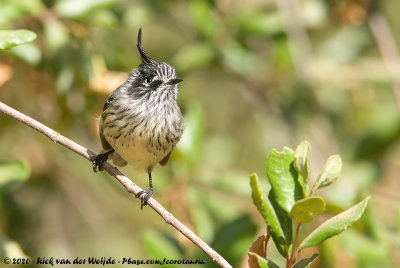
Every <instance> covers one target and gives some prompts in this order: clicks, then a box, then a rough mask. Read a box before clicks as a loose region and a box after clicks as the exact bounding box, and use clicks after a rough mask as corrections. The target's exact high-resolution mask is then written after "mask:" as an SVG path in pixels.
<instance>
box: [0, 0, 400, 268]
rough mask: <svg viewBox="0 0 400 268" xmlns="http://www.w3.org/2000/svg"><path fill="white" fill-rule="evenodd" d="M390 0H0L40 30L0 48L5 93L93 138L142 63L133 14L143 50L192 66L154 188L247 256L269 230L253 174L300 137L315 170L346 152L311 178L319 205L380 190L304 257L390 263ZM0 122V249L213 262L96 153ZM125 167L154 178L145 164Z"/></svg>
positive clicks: (394, 82)
mask: <svg viewBox="0 0 400 268" xmlns="http://www.w3.org/2000/svg"><path fill="white" fill-rule="evenodd" d="M398 10H400V2H398V1H388V0H387V1H372V0H371V1H368V0H358V1H353V0H347V1H346V0H330V1H328V0H275V1H274V0H265V1H257V0H250V1H240V0H230V1H229V0H221V1H212V0H209V1H206V0H190V1H183V0H182V1H178V0H176V1H162V0H152V1H133V0H132V1H129V0H59V1H55V0H0V29H20V28H24V29H29V30H32V31H34V32H35V33H37V34H38V38H37V40H36V41H35V42H33V43H31V44H26V45H22V46H19V47H15V48H13V49H10V50H7V51H0V100H1V101H2V102H4V103H6V104H8V105H10V106H12V107H14V108H16V109H18V110H20V111H22V112H23V113H26V114H28V115H30V116H32V117H33V118H35V119H37V120H39V121H41V122H43V123H44V124H46V125H48V126H49V127H51V128H53V129H55V130H56V131H58V132H60V133H61V134H63V135H65V136H67V137H69V138H71V139H73V140H74V141H76V142H78V143H80V144H82V145H83V146H86V147H87V148H89V149H90V150H93V151H95V152H99V151H100V141H99V138H98V130H97V128H98V121H97V118H98V117H99V115H100V114H101V111H102V107H103V104H104V102H105V101H106V99H107V97H108V95H109V93H110V92H111V91H112V90H113V89H115V88H116V87H117V86H118V85H119V84H120V83H121V82H122V81H124V79H126V77H127V75H128V73H129V72H130V71H131V70H132V69H134V68H135V67H136V66H137V65H138V64H139V63H140V57H139V54H138V52H137V49H136V38H137V32H138V29H139V27H142V30H143V45H144V47H145V49H146V50H147V51H148V53H149V54H150V55H151V57H153V58H154V59H156V60H158V61H165V62H168V63H170V64H171V65H173V66H174V67H175V68H176V70H177V73H178V75H179V77H181V78H183V79H184V82H183V83H182V86H181V90H180V93H179V94H180V96H179V104H180V106H181V109H182V111H183V113H184V116H185V119H186V132H185V135H184V137H183V139H182V140H181V142H180V143H179V146H178V147H177V148H176V150H175V152H174V153H173V155H172V159H171V160H170V162H169V164H168V165H167V166H166V167H156V168H155V170H154V173H153V178H154V179H153V181H154V187H155V195H154V197H155V198H156V199H157V200H158V201H159V202H160V203H161V204H163V205H164V206H165V207H166V208H167V209H168V210H170V211H171V212H172V213H173V214H174V215H175V216H176V217H177V218H178V219H180V220H181V221H182V222H183V223H184V224H186V225H187V226H188V227H189V228H191V229H192V230H194V231H195V232H196V233H197V234H198V235H199V236H200V237H201V238H203V239H204V240H205V241H206V242H207V243H209V244H210V245H211V246H212V247H213V248H214V249H215V250H217V251H218V252H219V253H221V255H223V256H224V257H225V258H226V259H227V260H228V261H229V262H230V263H231V264H232V265H233V267H246V265H247V259H246V252H247V250H248V248H249V246H250V244H251V242H252V241H253V240H254V239H255V238H256V237H257V236H258V235H260V234H262V233H263V232H264V231H265V224H264V223H263V220H262V219H261V217H260V216H259V215H258V212H257V211H256V209H255V207H254V205H253V204H252V201H251V197H250V187H249V174H250V173H251V172H257V173H258V174H259V175H260V177H261V180H263V181H264V183H265V182H266V178H265V163H266V156H267V152H268V151H269V150H270V149H272V148H278V149H281V148H282V147H283V146H285V145H286V146H290V147H292V148H293V147H294V148H295V147H296V145H297V144H298V143H299V142H300V141H302V140H308V141H309V142H310V143H311V146H312V151H311V168H312V175H313V176H314V178H315V177H316V176H317V175H318V171H319V170H321V168H322V166H323V164H324V161H325V160H326V158H327V157H328V156H329V155H331V154H336V153H339V154H340V155H341V156H342V158H343V160H344V170H343V173H342V175H341V177H340V178H339V180H338V181H337V182H336V183H335V184H334V185H333V186H331V187H328V188H326V190H323V191H322V192H320V193H319V194H321V195H323V196H324V197H325V198H326V200H327V201H328V213H327V214H332V215H334V214H336V213H339V212H341V211H343V210H344V209H346V208H348V207H350V206H351V205H353V204H355V203H356V202H357V201H359V200H361V199H362V198H363V197H365V196H367V195H371V197H372V199H371V201H370V205H369V207H368V209H367V212H366V215H364V217H363V218H362V220H361V221H360V222H358V223H357V224H356V225H355V226H354V228H352V229H350V230H348V231H346V232H344V233H343V234H341V235H340V236H339V237H337V238H333V239H331V240H328V241H327V242H325V243H324V244H323V246H321V247H320V248H313V249H311V251H319V252H320V254H321V256H320V257H319V258H318V259H317V261H316V262H315V263H314V264H313V267H345V268H346V267H396V266H398V267H400V261H399V257H400V202H399V200H400V176H399V174H400V113H399V107H400V60H399V52H398V49H397V47H398V46H397V45H396V44H397V43H399V42H400V35H399V34H398V33H399V32H400V17H399V16H398ZM0 137H1V138H0V161H1V162H0V256H1V258H3V257H4V256H9V257H18V256H31V257H34V258H36V257H52V256H53V257H55V258H70V259H73V258H75V257H81V258H86V257H92V256H93V257H99V258H100V257H107V258H108V257H113V258H123V257H131V258H133V259H154V258H160V259H163V258H164V257H166V258H170V259H180V258H186V259H197V258H200V259H203V260H205V261H206V264H205V265H198V266H197V265H195V267H215V264H214V263H213V262H212V261H211V260H210V259H209V258H208V257H207V256H206V255H205V254H204V253H202V252H201V251H200V250H199V249H198V248H197V247H196V246H194V245H193V244H192V243H191V242H189V241H188V240H187V239H186V238H185V237H183V236H182V235H180V234H179V233H178V232H177V231H175V230H174V229H173V228H172V227H170V226H169V225H167V224H165V222H164V221H163V220H162V219H161V218H160V217H159V216H158V215H157V214H156V213H155V212H154V211H153V210H152V209H150V208H148V207H146V208H144V209H143V210H142V211H141V210H140V205H139V201H138V200H136V199H134V198H133V196H132V195H130V194H128V193H127V192H126V191H125V189H124V188H122V187H121V186H120V185H119V183H118V182H116V180H115V179H113V178H112V177H110V176H108V175H107V174H106V173H105V172H102V173H96V174H95V173H93V171H92V167H91V164H90V163H89V162H88V161H86V160H84V159H83V158H81V157H79V156H78V155H76V154H74V153H72V152H70V151H69V150H67V149H65V148H63V147H61V146H59V145H56V144H54V143H53V142H51V141H50V140H49V139H47V138H46V137H44V136H43V135H41V134H38V133H36V132H35V131H33V130H31V129H29V128H28V127H26V126H24V125H22V124H21V123H19V122H16V121H15V120H13V119H10V118H7V117H5V116H3V115H0ZM121 170H122V172H124V173H125V174H126V175H127V176H129V177H130V178H132V179H133V181H134V182H136V183H137V184H138V185H139V186H141V187H147V184H148V182H147V175H146V174H145V172H143V171H140V170H136V169H135V168H134V167H125V168H122V169H121ZM265 187H266V183H265ZM329 216H331V215H329ZM327 217H328V215H326V216H320V217H316V220H314V221H313V223H311V224H308V228H309V229H308V228H304V233H307V232H308V231H309V230H311V229H312V228H315V227H316V226H318V225H319V224H320V223H321V222H323V221H324V220H325V219H326V218H327ZM270 248H271V251H272V253H271V254H272V257H271V258H272V259H274V257H273V256H274V255H273V254H276V256H277V258H278V259H279V255H277V253H276V251H275V249H274V246H272V244H271V246H270ZM303 253H304V254H305V256H308V255H309V256H311V253H310V252H309V251H307V252H303ZM1 263H2V262H1ZM1 265H2V264H0V266H1ZM13 267H14V266H13ZM15 267H16V266H15ZM46 267H47V266H46ZM113 267H119V265H113ZM147 267H151V266H150V265H149V266H147ZM171 267H178V266H171ZM181 267H183V266H181ZM190 267H192V266H190Z"/></svg>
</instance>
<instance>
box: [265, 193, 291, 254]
mask: <svg viewBox="0 0 400 268" xmlns="http://www.w3.org/2000/svg"><path fill="white" fill-rule="evenodd" d="M268 200H269V202H271V205H272V207H273V208H274V210H275V213H276V215H277V216H278V220H279V224H280V226H281V228H282V230H283V234H284V236H285V241H286V246H285V245H284V244H282V245H280V246H279V247H278V246H277V248H278V250H279V253H281V255H282V256H283V257H286V249H287V247H289V246H290V244H291V243H292V236H293V235H292V231H293V230H292V229H293V227H292V219H291V218H290V217H289V215H288V213H287V212H286V211H285V210H284V209H283V208H281V207H280V206H279V205H278V203H277V202H276V198H275V196H274V193H273V192H272V191H269V194H268ZM271 236H272V239H273V240H274V243H275V245H278V244H277V241H278V240H277V239H276V237H274V235H273V233H271Z"/></svg>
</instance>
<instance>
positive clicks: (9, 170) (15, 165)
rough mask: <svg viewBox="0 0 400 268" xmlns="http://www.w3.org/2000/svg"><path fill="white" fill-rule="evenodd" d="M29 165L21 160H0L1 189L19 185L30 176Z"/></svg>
mask: <svg viewBox="0 0 400 268" xmlns="http://www.w3.org/2000/svg"><path fill="white" fill-rule="evenodd" d="M29 175H30V169H29V167H28V166H27V165H26V164H25V163H24V162H22V161H20V160H15V161H2V162H0V189H2V188H3V187H8V186H13V185H17V184H19V183H22V182H24V181H26V180H27V179H28V178H29Z"/></svg>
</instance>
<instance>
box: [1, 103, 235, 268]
mask: <svg viewBox="0 0 400 268" xmlns="http://www.w3.org/2000/svg"><path fill="white" fill-rule="evenodd" d="M0 112H2V113H4V114H5V115H8V116H10V117H12V118H14V119H16V120H18V121H21V122H22V123H24V124H26V125H27V126H29V127H31V128H33V129H35V130H37V131H38V132H40V133H42V134H43V135H45V136H47V137H49V138H50V139H51V140H52V141H54V142H55V143H59V144H61V145H62V146H64V147H66V148H67V149H70V150H71V151H74V152H75V153H77V154H79V155H81V156H82V157H84V158H86V159H88V160H89V161H93V159H94V157H95V156H96V154H95V153H93V152H92V151H90V150H88V149H86V148H85V147H83V146H81V145H79V144H77V143H75V142H73V141H72V140H70V139H68V138H66V137H64V136H62V135H61V134H60V133H58V132H56V131H54V130H53V129H51V128H49V127H47V126H45V125H43V124H42V123H40V122H38V121H36V120H34V119H32V118H30V117H29V116H27V115H25V114H23V113H21V112H19V111H17V110H15V109H13V108H11V107H9V106H7V105H5V104H4V103H2V102H0ZM103 168H104V170H106V171H107V172H108V174H110V175H111V176H113V177H114V178H116V179H117V180H118V181H119V182H120V183H121V184H122V186H124V188H125V189H126V190H127V191H128V192H129V193H131V194H134V195H135V194H137V193H138V192H140V191H141V190H142V189H141V188H140V187H139V186H137V185H136V184H135V183H133V182H132V181H131V180H130V179H129V178H128V177H126V176H125V175H124V174H122V173H121V172H120V171H119V170H118V169H117V168H115V167H114V166H112V165H110V164H108V163H104V165H103ZM147 204H148V205H149V207H151V208H152V209H154V210H155V211H156V212H157V213H158V214H159V215H160V216H161V217H162V218H163V219H164V220H165V222H166V223H168V224H170V225H172V226H173V227H174V228H175V229H177V230H178V231H179V232H180V233H181V234H183V235H184V236H186V237H187V238H189V240H190V241H192V242H193V243H194V244H196V245H197V246H198V247H199V248H201V249H202V250H203V251H204V252H205V253H206V254H207V255H208V256H210V258H211V259H212V260H213V261H215V262H216V263H217V264H218V265H219V266H221V267H232V266H231V265H230V264H229V263H228V262H227V261H226V260H225V259H224V258H223V257H222V256H221V255H219V254H218V253H217V252H216V251H215V250H214V249H212V248H211V247H210V246H209V245H208V244H207V243H206V242H204V241H203V240H202V239H201V238H200V237H198V236H197V235H196V234H195V233H193V232H192V231H191V230H190V229H189V228H187V227H186V226H185V225H184V224H182V223H181V222H180V221H179V220H178V219H176V218H175V217H174V216H173V215H172V214H171V213H170V212H168V211H167V210H166V209H165V208H164V207H163V206H161V205H160V204H159V203H158V202H157V201H156V200H155V199H154V198H150V199H149V200H148V202H147Z"/></svg>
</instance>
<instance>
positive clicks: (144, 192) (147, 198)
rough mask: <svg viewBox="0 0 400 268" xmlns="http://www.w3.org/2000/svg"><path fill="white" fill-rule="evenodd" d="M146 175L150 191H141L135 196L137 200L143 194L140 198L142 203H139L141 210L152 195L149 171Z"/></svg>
mask: <svg viewBox="0 0 400 268" xmlns="http://www.w3.org/2000/svg"><path fill="white" fill-rule="evenodd" d="M148 173H149V185H150V189H146V190H142V191H140V192H138V193H137V194H136V195H135V196H136V197H137V198H140V197H141V196H142V195H143V194H144V196H143V197H142V202H141V203H140V209H143V206H145V205H147V201H148V200H149V198H150V197H151V196H152V195H153V181H152V180H151V171H150V170H149V171H148Z"/></svg>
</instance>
